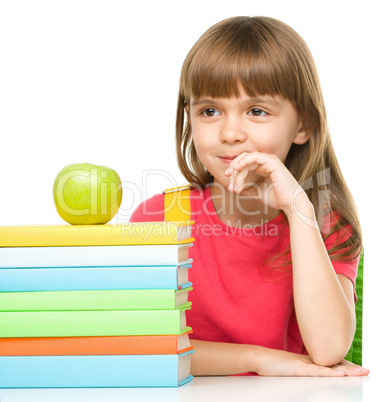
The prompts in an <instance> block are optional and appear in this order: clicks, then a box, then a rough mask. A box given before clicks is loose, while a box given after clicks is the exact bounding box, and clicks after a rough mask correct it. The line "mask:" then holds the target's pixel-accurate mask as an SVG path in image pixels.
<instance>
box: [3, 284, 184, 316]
mask: <svg viewBox="0 0 387 402" xmlns="http://www.w3.org/2000/svg"><path fill="white" fill-rule="evenodd" d="M190 290H192V288H188V289H187V290H183V291H181V290H180V291H175V290H172V289H153V290H150V289H145V290H139V289H132V290H86V291H47V292H0V311H64V310H70V311H78V310H86V311H89V310H173V309H175V308H176V307H178V306H176V298H177V297H179V296H181V297H182V303H181V305H182V304H187V300H186V299H187V297H188V291H190ZM184 296H186V297H184Z"/></svg>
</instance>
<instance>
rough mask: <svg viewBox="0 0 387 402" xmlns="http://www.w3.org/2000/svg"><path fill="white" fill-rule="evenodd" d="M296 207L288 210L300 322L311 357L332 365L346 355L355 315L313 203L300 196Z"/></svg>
mask: <svg viewBox="0 0 387 402" xmlns="http://www.w3.org/2000/svg"><path fill="white" fill-rule="evenodd" d="M296 208H297V209H296ZM296 208H293V209H292V210H290V211H285V213H286V215H287V217H288V220H289V226H290V246H291V253H292V264H293V290H294V304H295V311H296V315H297V321H298V325H299V328H300V332H301V336H302V339H303V341H304V344H305V347H306V349H307V351H308V353H309V355H310V357H311V358H312V359H313V361H314V362H315V363H317V364H320V365H324V366H329V365H333V364H336V363H338V362H339V361H341V360H342V359H343V358H344V356H345V355H346V353H347V351H348V349H349V347H350V345H351V341H352V338H353V334H354V329H355V317H354V313H353V310H352V308H351V306H350V304H349V301H348V299H347V297H346V295H345V292H344V290H343V288H342V286H341V284H340V281H339V279H338V277H337V275H336V273H335V271H334V269H333V266H332V264H331V261H330V259H329V256H328V253H327V251H326V248H325V245H324V242H323V239H322V237H321V234H320V231H319V228H318V224H317V221H316V218H315V212H314V209H313V206H312V204H311V203H310V202H309V200H307V198H306V196H305V197H303V196H302V195H300V196H299V200H297V204H296Z"/></svg>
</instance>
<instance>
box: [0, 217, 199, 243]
mask: <svg viewBox="0 0 387 402" xmlns="http://www.w3.org/2000/svg"><path fill="white" fill-rule="evenodd" d="M192 224H193V222H190V223H186V222H141V223H139V222H137V223H129V224H123V225H119V226H114V225H98V226H97V225H74V226H70V225H61V226H24V227H23V226H20V227H0V247H39V246H44V247H56V246H106V245H140V244H147V245H149V244H183V243H192V241H193V239H192V238H190V237H189V236H190V232H191V225H192Z"/></svg>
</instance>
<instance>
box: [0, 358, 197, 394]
mask: <svg viewBox="0 0 387 402" xmlns="http://www.w3.org/2000/svg"><path fill="white" fill-rule="evenodd" d="M192 352H193V351H192V350H191V351H188V352H185V353H182V354H180V355H177V354H176V355H115V356H112V355H107V356H101V355H95V356H4V357H3V356H2V357H0V373H1V375H0V388H87V387H92V388H95V387H178V386H180V385H183V384H185V383H187V382H189V381H191V380H192V378H193V377H192V375H190V362H191V353H192Z"/></svg>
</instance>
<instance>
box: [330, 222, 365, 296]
mask: <svg viewBox="0 0 387 402" xmlns="http://www.w3.org/2000/svg"><path fill="white" fill-rule="evenodd" d="M330 218H331V221H330V222H329V223H330V225H331V226H332V225H333V224H334V223H335V222H337V219H338V218H337V215H334V214H331V217H330ZM351 235H352V228H351V226H349V225H348V226H346V227H345V228H343V229H341V230H337V231H335V232H334V233H332V234H331V235H330V236H329V237H328V238H327V239H326V240H325V241H324V244H325V247H326V249H327V250H328V252H329V250H331V249H332V248H333V247H335V246H337V245H339V244H342V243H343V242H345V241H346V240H347V239H348V238H349V237H350V236H351ZM337 254H339V252H334V253H331V254H330V257H331V263H332V266H333V268H334V270H335V272H336V274H340V275H344V276H346V277H347V278H349V279H350V280H351V281H352V283H353V287H354V289H355V282H356V276H357V268H358V265H359V260H360V254H359V255H358V256H356V257H354V258H352V259H351V258H350V257H347V258H346V260H345V261H340V260H336V259H335V258H334V256H335V255H337ZM332 257H333V258H332ZM349 260H350V261H349ZM355 299H357V298H356V294H355Z"/></svg>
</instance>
